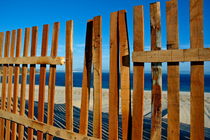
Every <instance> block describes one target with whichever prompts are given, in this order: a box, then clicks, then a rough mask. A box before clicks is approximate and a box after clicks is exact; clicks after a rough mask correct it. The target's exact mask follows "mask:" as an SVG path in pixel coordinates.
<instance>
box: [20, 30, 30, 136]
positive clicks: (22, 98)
mask: <svg viewBox="0 0 210 140" xmlns="http://www.w3.org/2000/svg"><path fill="white" fill-rule="evenodd" d="M29 42H30V28H26V29H25V38H24V51H23V56H24V57H27V56H28V47H29ZM27 69H28V67H27V65H25V64H24V65H22V82H21V83H22V84H21V90H20V116H24V115H25V96H26V82H27ZM23 137H24V126H23V125H18V140H23Z"/></svg>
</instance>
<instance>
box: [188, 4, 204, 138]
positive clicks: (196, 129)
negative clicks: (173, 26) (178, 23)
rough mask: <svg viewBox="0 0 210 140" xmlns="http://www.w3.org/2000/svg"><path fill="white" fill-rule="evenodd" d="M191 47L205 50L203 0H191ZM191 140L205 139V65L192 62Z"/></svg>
mask: <svg viewBox="0 0 210 140" xmlns="http://www.w3.org/2000/svg"><path fill="white" fill-rule="evenodd" d="M190 47H191V48H204V40H203V0H190ZM190 90H191V96H190V105H191V107H190V117H191V118H190V121H191V127H190V139H191V140H203V139H204V63H203V62H191V86H190Z"/></svg>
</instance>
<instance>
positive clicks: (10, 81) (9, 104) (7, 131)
mask: <svg viewBox="0 0 210 140" xmlns="http://www.w3.org/2000/svg"><path fill="white" fill-rule="evenodd" d="M15 41H16V30H13V31H12V39H11V46H10V56H9V57H14V55H15V53H14V48H15ZM12 76H13V65H12V64H11V65H9V75H8V92H7V111H8V112H11V104H12V89H13V88H12ZM10 127H11V123H10V121H8V120H7V121H6V134H5V139H6V140H9V139H10Z"/></svg>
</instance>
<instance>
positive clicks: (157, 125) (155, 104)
mask: <svg viewBox="0 0 210 140" xmlns="http://www.w3.org/2000/svg"><path fill="white" fill-rule="evenodd" d="M150 18H151V19H150V21H151V23H150V26H151V50H160V49H161V32H160V28H161V26H160V2H157V3H153V4H151V5H150ZM151 65H152V66H151V68H152V128H151V140H160V139H161V122H162V107H161V94H162V64H161V63H152V64H151Z"/></svg>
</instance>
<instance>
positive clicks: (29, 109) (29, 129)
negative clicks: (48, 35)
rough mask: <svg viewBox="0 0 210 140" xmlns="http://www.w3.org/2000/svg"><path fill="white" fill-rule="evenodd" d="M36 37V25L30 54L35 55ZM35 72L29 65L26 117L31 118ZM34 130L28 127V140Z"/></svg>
mask: <svg viewBox="0 0 210 140" xmlns="http://www.w3.org/2000/svg"><path fill="white" fill-rule="evenodd" d="M37 39H38V27H37V26H34V27H32V38H31V56H36V48H37ZM35 73H36V65H34V64H33V65H30V81H29V82H30V83H29V99H28V117H29V118H30V119H33V117H34V94H35ZM33 133H34V130H33V129H32V128H28V140H33Z"/></svg>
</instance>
